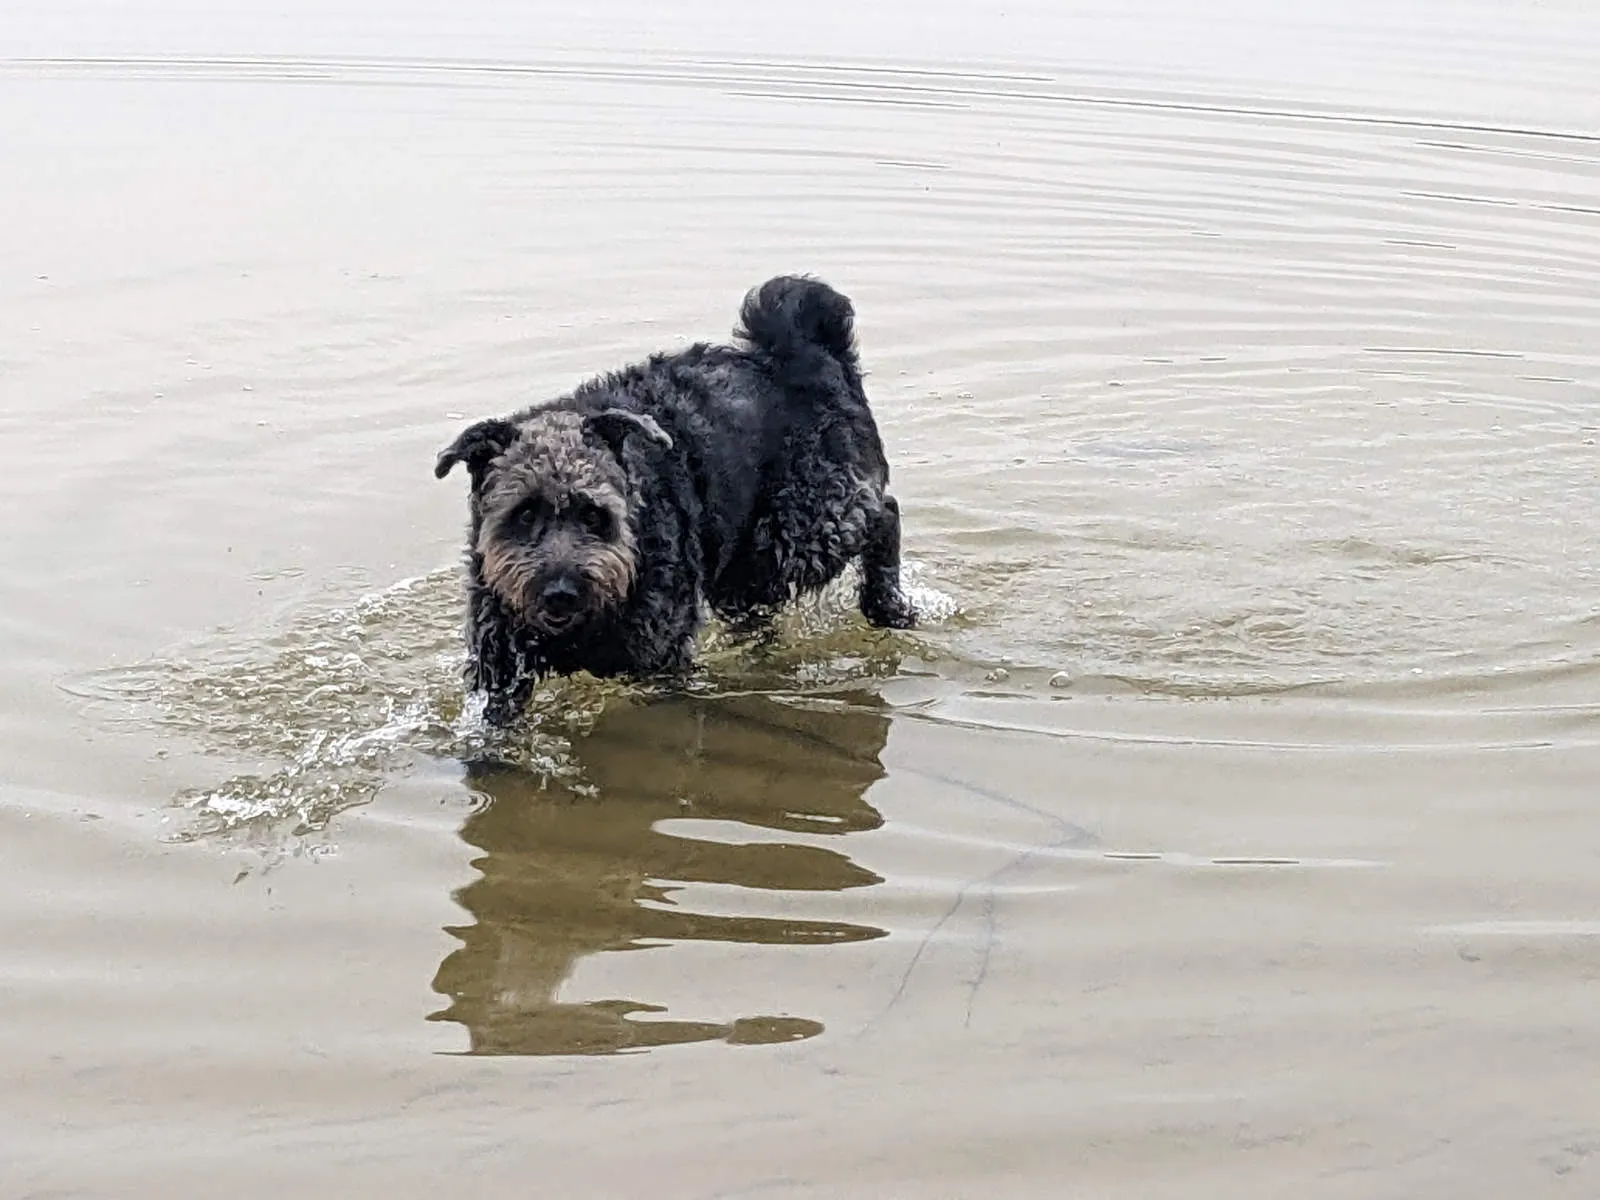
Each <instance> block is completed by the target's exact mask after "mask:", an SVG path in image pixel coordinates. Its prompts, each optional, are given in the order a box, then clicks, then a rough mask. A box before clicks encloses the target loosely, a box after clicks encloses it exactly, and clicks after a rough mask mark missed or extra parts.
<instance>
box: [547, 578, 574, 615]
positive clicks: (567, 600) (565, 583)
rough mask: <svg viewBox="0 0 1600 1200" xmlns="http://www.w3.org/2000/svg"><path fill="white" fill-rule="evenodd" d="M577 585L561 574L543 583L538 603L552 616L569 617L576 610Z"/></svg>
mask: <svg viewBox="0 0 1600 1200" xmlns="http://www.w3.org/2000/svg"><path fill="white" fill-rule="evenodd" d="M579 598H580V597H579V595H578V585H577V584H576V583H574V582H573V581H572V580H571V579H570V578H568V577H567V576H565V575H563V576H562V577H561V578H560V579H554V580H551V581H550V582H549V583H547V584H545V587H544V591H542V592H540V593H539V603H540V605H542V606H543V608H544V610H545V612H547V613H549V614H550V615H551V616H552V617H570V616H571V615H572V614H573V613H575V612H577V611H578V601H579Z"/></svg>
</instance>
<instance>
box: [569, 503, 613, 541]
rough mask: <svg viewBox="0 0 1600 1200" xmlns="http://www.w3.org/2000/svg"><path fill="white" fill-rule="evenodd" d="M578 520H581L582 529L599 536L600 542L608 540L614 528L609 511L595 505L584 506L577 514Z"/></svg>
mask: <svg viewBox="0 0 1600 1200" xmlns="http://www.w3.org/2000/svg"><path fill="white" fill-rule="evenodd" d="M578 520H579V521H580V522H582V524H583V527H584V529H585V530H586V531H587V532H588V533H589V534H591V535H592V536H594V537H597V538H599V539H600V540H601V541H602V542H609V541H610V540H611V535H612V533H613V532H614V531H615V529H616V522H615V521H614V520H613V519H612V516H611V513H610V511H609V510H608V509H604V508H600V507H598V506H596V505H587V506H585V507H584V510H583V512H582V513H580V514H579V516H578Z"/></svg>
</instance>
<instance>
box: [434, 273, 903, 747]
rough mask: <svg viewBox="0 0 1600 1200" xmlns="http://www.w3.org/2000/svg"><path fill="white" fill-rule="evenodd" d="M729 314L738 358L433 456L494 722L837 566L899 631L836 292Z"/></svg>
mask: <svg viewBox="0 0 1600 1200" xmlns="http://www.w3.org/2000/svg"><path fill="white" fill-rule="evenodd" d="M740 319H741V327H740V328H739V329H738V330H737V331H736V339H737V341H738V343H739V344H738V345H736V346H710V345H706V344H703V343H702V344H700V345H696V346H692V347H690V348H689V349H687V350H685V351H683V352H682V353H679V354H658V355H656V356H654V357H653V358H651V359H649V360H648V361H646V362H644V363H641V364H638V365H635V366H632V367H628V368H626V369H624V370H622V371H618V372H615V373H613V374H610V375H606V376H604V377H602V378H598V379H594V380H591V381H590V382H588V383H586V384H584V385H583V386H581V387H579V388H578V389H577V390H576V391H574V392H573V393H571V394H570V395H567V396H563V397H561V398H560V399H557V400H553V401H550V402H549V403H546V404H540V405H536V406H535V407H533V408H529V409H526V410H524V411H522V412H519V413H516V414H514V415H513V416H511V417H510V418H509V419H505V420H490V421H482V422H480V423H478V424H476V425H473V426H472V427H470V428H469V429H467V430H465V431H464V432H463V433H462V434H461V436H460V437H458V438H457V439H456V440H455V441H454V442H453V443H452V444H451V445H450V446H449V447H448V448H447V449H446V450H445V451H444V452H443V453H442V454H440V455H439V461H438V464H437V466H436V467H435V469H434V473H435V474H436V475H437V476H439V477H440V478H441V479H442V478H443V477H444V476H445V475H446V474H448V473H449V471H450V469H451V468H452V467H453V466H454V465H455V464H456V463H458V462H461V463H465V464H466V466H467V470H468V472H469V473H470V475H471V477H472V498H471V526H470V530H469V533H468V541H467V554H466V559H467V590H468V616H467V684H468V686H469V688H471V689H473V690H481V691H483V692H485V693H486V698H487V706H486V709H485V714H486V716H487V718H488V719H489V720H490V721H491V722H493V723H496V724H504V723H506V722H508V721H510V720H511V719H513V718H515V717H516V715H517V714H518V713H519V712H520V711H521V709H522V707H523V705H524V704H525V703H526V702H527V699H528V696H529V694H530V693H531V691H532V689H533V685H534V683H535V682H536V681H537V680H538V678H539V677H540V676H542V675H546V674H551V673H554V674H563V675H565V674H571V673H572V672H574V671H588V672H590V673H591V674H594V675H600V676H605V675H630V676H637V677H643V676H651V675H660V674H671V673H679V672H682V671H684V670H686V669H687V668H688V667H689V666H690V665H691V664H692V662H693V656H694V640H695V635H696V634H697V633H698V632H699V631H700V628H701V625H702V622H703V616H702V609H703V606H709V607H710V609H711V610H712V611H713V612H715V613H717V614H718V615H719V616H722V617H724V618H727V619H729V620H733V621H750V620H761V619H763V618H764V617H766V616H767V615H770V613H771V612H772V611H773V610H774V609H776V608H777V607H778V606H779V605H782V604H783V603H785V602H786V601H788V600H790V599H791V598H793V597H795V596H797V595H801V594H804V593H808V592H815V591H816V590H818V589H820V588H822V587H823V586H825V585H826V584H828V583H830V582H831V581H832V580H834V579H835V578H837V577H838V575H839V574H840V573H841V572H842V571H843V570H844V569H845V567H846V566H847V565H848V564H849V563H850V562H851V561H852V560H855V559H859V560H860V564H861V596H860V603H861V611H862V613H863V615H865V616H866V618H867V620H868V621H870V622H872V624H874V625H879V626H888V627H894V628H906V627H908V626H910V625H912V624H913V623H914V621H915V619H916V614H915V612H914V611H913V609H912V607H911V605H910V604H909V603H908V602H907V601H906V598H905V596H904V595H903V594H902V592H901V590H900V510H899V506H898V505H897V504H896V503H895V500H894V497H892V496H890V495H889V493H888V492H887V490H886V488H887V486H888V482H889V465H888V463H887V461H886V460H885V458H884V453H883V443H882V441H881V440H880V439H879V436H878V428H877V424H876V423H875V422H874V421H873V419H872V412H871V410H870V409H869V407H868V405H867V397H866V393H865V391H864V390H863V389H862V386H861V371H860V368H859V365H858V363H857V359H856V350H855V335H854V321H855V313H854V310H853V309H852V308H851V305H850V301H849V300H847V299H846V298H845V297H844V296H842V295H840V294H839V293H838V292H836V291H834V290H833V289H832V288H830V287H829V286H828V285H827V284H824V283H821V282H818V281H816V280H811V279H804V278H796V277H788V276H785V277H780V278H777V279H773V280H770V281H768V282H767V283H765V284H763V285H762V286H761V287H759V288H756V289H755V290H753V291H752V292H751V293H750V294H749V295H748V296H746V297H745V301H744V307H743V309H742V310H741V312H740Z"/></svg>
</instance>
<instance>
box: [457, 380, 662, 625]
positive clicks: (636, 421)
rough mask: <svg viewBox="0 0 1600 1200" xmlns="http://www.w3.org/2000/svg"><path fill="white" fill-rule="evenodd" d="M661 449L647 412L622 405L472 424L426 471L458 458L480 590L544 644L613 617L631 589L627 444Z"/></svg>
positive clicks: (632, 493)
mask: <svg viewBox="0 0 1600 1200" xmlns="http://www.w3.org/2000/svg"><path fill="white" fill-rule="evenodd" d="M635 439H637V440H639V441H642V442H647V443H654V444H656V445H659V446H670V445H671V444H672V441H671V439H670V438H668V437H667V435H666V434H665V433H664V432H663V431H662V429H661V427H660V426H659V425H657V424H656V423H655V421H653V420H651V419H650V418H649V417H646V416H640V415H638V414H636V413H630V412H626V411H624V410H622V409H608V410H606V411H604V412H600V413H594V414H590V415H587V416H580V415H579V414H577V413H570V412H555V411H546V412H536V413H534V414H533V415H532V416H531V417H529V418H527V419H526V420H524V421H522V422H521V423H516V424H514V423H512V422H510V421H503V420H493V421H481V422H479V423H478V424H476V425H473V426H471V427H469V428H467V429H466V430H464V431H463V432H462V433H461V435H460V436H459V437H458V438H456V440H455V441H454V442H452V443H451V444H450V445H449V446H447V447H446V448H445V449H444V451H443V452H442V453H441V454H440V455H439V461H438V463H437V464H436V465H435V467H434V474H435V475H437V476H438V477H439V478H441V479H442V478H444V476H446V475H448V474H449V473H450V469H451V468H452V467H454V466H455V464H456V463H458V462H459V463H465V464H466V467H467V471H468V473H469V474H470V475H471V477H472V505H473V516H474V520H473V535H472V536H473V547H472V548H473V549H474V550H475V551H476V552H477V554H478V556H479V558H480V559H481V562H482V571H483V583H484V584H485V586H487V587H488V588H489V589H490V590H491V591H493V592H494V593H495V594H496V595H497V596H499V597H500V599H501V601H502V602H504V603H505V605H506V606H507V607H508V608H509V609H510V610H511V611H512V612H513V613H515V614H516V615H517V617H518V618H519V619H520V620H522V621H524V622H525V623H526V624H527V625H528V627H529V628H530V629H531V630H533V631H534V632H535V633H537V634H539V635H541V636H544V637H561V636H564V635H567V634H571V633H576V632H578V631H580V630H581V629H583V628H584V627H585V626H587V625H591V624H593V623H594V622H596V621H598V620H600V619H602V618H604V617H605V616H606V615H607V614H608V613H610V612H613V611H615V610H616V609H617V608H619V607H620V606H621V605H622V604H623V602H624V601H625V600H626V599H627V597H628V594H629V592H630V590H631V589H632V587H633V579H634V573H635V569H636V559H635V533H634V520H633V516H634V514H633V508H634V506H635V504H636V503H637V490H636V489H634V488H633V487H632V486H631V485H630V482H629V478H628V468H627V465H626V455H625V453H624V451H625V449H626V448H627V445H628V443H629V441H630V440H635Z"/></svg>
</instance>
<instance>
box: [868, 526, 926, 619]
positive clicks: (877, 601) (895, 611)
mask: <svg viewBox="0 0 1600 1200" xmlns="http://www.w3.org/2000/svg"><path fill="white" fill-rule="evenodd" d="M861 615H862V616H864V617H866V619H867V620H868V621H870V622H871V623H872V624H874V625H876V626H878V627H879V628H880V629H910V628H911V627H912V626H913V625H915V624H916V623H917V610H916V609H915V608H913V607H912V605H911V602H910V601H909V600H907V599H906V597H905V593H904V592H902V591H901V590H900V505H899V503H898V502H897V501H896V500H895V498H894V497H893V496H889V495H885V496H884V498H883V507H882V508H881V509H879V510H878V515H877V516H876V517H875V518H873V521H872V525H871V528H869V529H868V531H867V542H866V545H864V546H863V547H862V548H861Z"/></svg>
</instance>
